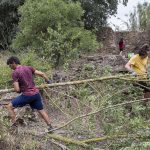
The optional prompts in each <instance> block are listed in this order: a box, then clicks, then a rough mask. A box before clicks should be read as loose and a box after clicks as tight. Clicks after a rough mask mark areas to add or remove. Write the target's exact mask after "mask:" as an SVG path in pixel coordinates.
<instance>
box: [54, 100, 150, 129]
mask: <svg viewBox="0 0 150 150" xmlns="http://www.w3.org/2000/svg"><path fill="white" fill-rule="evenodd" d="M146 100H150V98H144V99H140V100H135V101H129V102H124V103H120V104H116V105H111V106H108V107H104V108H101V109H99V110H96V111H94V112H90V113H87V114H84V115H81V116H77V117H75V118H73V119H72V120H70V121H68V122H67V123H65V124H64V125H62V126H60V127H58V128H54V129H53V130H52V131H56V130H59V129H61V128H64V127H66V126H68V125H69V124H71V123H72V122H74V121H76V120H78V119H80V118H84V117H87V116H91V115H94V114H97V113H99V112H101V111H104V110H108V109H113V108H116V107H119V106H123V105H126V104H132V103H137V102H141V101H146Z"/></svg>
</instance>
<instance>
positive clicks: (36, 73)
mask: <svg viewBox="0 0 150 150" xmlns="http://www.w3.org/2000/svg"><path fill="white" fill-rule="evenodd" d="M34 73H35V75H37V76H40V77H42V78H44V79H45V81H46V82H47V83H48V82H49V79H48V77H47V76H46V74H45V73H44V72H42V71H38V70H35V72H34Z"/></svg>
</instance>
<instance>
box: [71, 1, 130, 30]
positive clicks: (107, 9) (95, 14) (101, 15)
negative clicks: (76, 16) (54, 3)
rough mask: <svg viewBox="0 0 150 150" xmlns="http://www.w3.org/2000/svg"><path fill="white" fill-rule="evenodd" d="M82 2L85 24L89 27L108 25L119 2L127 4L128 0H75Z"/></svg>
mask: <svg viewBox="0 0 150 150" xmlns="http://www.w3.org/2000/svg"><path fill="white" fill-rule="evenodd" d="M69 1H70V0H69ZM73 1H79V2H81V6H82V8H83V9H84V11H85V13H84V16H83V20H84V24H85V27H86V28H87V29H93V28H97V29H99V28H101V27H102V26H105V25H107V18H108V16H109V15H114V14H115V13H117V7H118V4H119V3H123V4H124V5H126V4H127V2H128V0H73Z"/></svg>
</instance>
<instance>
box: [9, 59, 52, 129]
mask: <svg viewBox="0 0 150 150" xmlns="http://www.w3.org/2000/svg"><path fill="white" fill-rule="evenodd" d="M7 65H9V67H10V68H11V69H12V70H13V71H12V79H13V86H14V89H15V92H17V93H21V95H20V96H18V97H16V98H14V99H13V100H12V101H11V102H10V103H9V104H8V105H7V109H8V111H9V113H10V115H11V118H12V123H13V124H15V122H16V114H15V111H14V108H17V107H23V106H25V105H26V104H29V105H30V107H31V108H32V109H36V110H37V111H38V112H39V114H40V115H41V116H42V118H43V119H44V121H45V122H46V124H47V125H48V130H49V131H51V130H52V126H51V122H50V119H49V117H48V114H47V113H46V111H45V110H44V109H43V103H42V98H41V95H40V93H39V90H38V88H36V87H35V84H34V79H33V75H38V76H40V77H42V78H44V79H45V81H46V82H47V83H49V79H48V77H47V76H46V75H45V73H43V72H41V71H38V70H36V69H34V68H33V67H31V66H23V65H21V64H20V61H19V59H18V58H17V57H14V56H12V57H10V58H9V59H8V60H7Z"/></svg>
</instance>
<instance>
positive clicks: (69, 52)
mask: <svg viewBox="0 0 150 150" xmlns="http://www.w3.org/2000/svg"><path fill="white" fill-rule="evenodd" d="M121 2H122V3H123V4H124V5H126V3H127V0H123V1H121ZM118 3H119V1H118V0H99V1H98V0H92V1H91V0H86V1H83V0H59V1H58V0H42V1H41V0H34V1H33V0H25V1H24V0H14V1H10V0H0V8H1V10H0V11H1V13H0V26H1V28H0V35H1V36H0V41H1V49H3V50H4V49H9V50H10V51H9V52H8V51H5V52H3V53H1V55H0V62H1V63H0V86H1V88H3V89H4V88H10V87H12V85H11V81H10V79H11V75H10V69H9V68H8V66H6V59H7V57H8V56H10V55H12V54H15V55H17V56H18V57H19V58H20V59H21V63H22V64H26V65H32V66H34V67H35V68H38V69H39V70H41V71H44V72H46V73H47V74H48V76H49V78H51V69H52V67H54V66H60V65H62V64H64V63H66V64H67V62H71V61H72V60H73V58H78V57H79V56H80V54H81V53H83V52H84V53H86V52H89V51H94V50H96V49H97V48H98V47H99V44H98V43H97V41H96V36H95V33H96V31H97V30H100V29H101V27H102V26H106V25H107V17H108V16H109V15H112V14H115V13H116V10H117V6H118ZM138 7H139V10H140V11H139V13H141V14H143V13H142V12H148V9H147V8H148V7H149V5H148V4H147V5H145V4H144V6H138ZM140 7H141V8H140ZM146 9H147V11H144V10H146ZM2 12H3V13H2ZM4 12H5V13H4ZM144 14H145V13H144ZM131 17H132V16H131ZM146 17H147V15H146V16H145V18H146ZM141 18H144V15H142V16H141ZM145 18H144V19H145ZM130 19H131V20H132V18H130ZM144 19H143V20H142V19H141V23H140V29H142V30H145V29H146V28H147V27H148V21H147V23H146V25H145V20H144ZM132 21H134V20H132ZM132 21H131V23H132ZM134 27H135V26H134ZM132 30H134V28H132ZM10 45H11V46H10ZM67 69H68V68H67V67H66V68H65V71H67V72H68V73H69V71H70V70H69V69H68V70H67ZM100 74H101V76H105V77H106V76H111V75H112V74H113V73H112V70H111V68H109V66H107V67H105V68H104V69H103V70H102V72H101V73H99V72H98V70H97V69H96V67H95V66H93V65H92V64H85V65H84V67H83V68H81V71H80V74H78V76H77V77H74V80H82V79H85V78H98V77H99V76H100ZM125 79H127V80H125ZM125 79H119V80H116V79H110V80H102V81H95V82H88V83H84V84H81V85H70V86H63V87H55V88H54V87H53V88H47V89H46V90H45V89H44V90H43V93H44V95H45V97H46V99H47V100H48V102H47V108H51V109H50V110H49V111H50V112H49V114H51V115H52V114H53V113H54V112H55V113H56V112H57V113H58V112H59V113H58V114H57V115H56V116H55V118H56V120H57V121H60V120H59V119H60V118H61V117H62V118H63V119H62V120H61V121H62V122H67V121H70V120H71V119H73V118H76V117H77V116H82V115H85V114H88V113H92V112H96V111H97V113H93V114H90V115H88V116H86V117H83V118H82V117H81V118H80V119H76V121H73V122H72V123H70V124H69V125H68V126H66V127H64V128H63V129H64V130H65V133H64V137H65V136H66V137H68V138H73V139H76V140H80V141H82V140H85V139H90V138H97V137H100V138H102V139H101V140H100V139H99V140H97V141H96V142H95V141H94V142H92V143H90V144H88V145H89V147H88V148H84V147H81V146H78V145H73V144H68V143H67V144H66V143H63V144H64V145H66V146H67V148H68V149H69V148H70V149H71V150H78V149H79V150H82V149H90V150H97V149H106V150H107V149H110V150H133V149H137V150H138V149H142V150H147V149H149V148H150V142H149V139H150V138H149V137H150V121H149V119H150V118H149V109H150V108H149V104H148V103H146V104H145V103H143V102H142V101H141V102H134V103H129V104H124V103H127V102H130V101H135V100H140V99H142V98H143V91H142V89H140V88H139V87H135V86H133V84H132V83H134V82H133V81H132V78H130V77H129V78H126V76H125ZM129 79H130V80H129ZM35 80H36V83H37V84H38V85H39V84H41V83H43V81H42V80H41V79H40V78H36V79H35ZM128 80H129V81H128ZM116 105H118V106H116ZM5 113H6V111H5V109H1V111H0V146H1V145H4V146H5V144H6V145H7V147H8V148H7V147H6V146H5V147H6V149H21V150H27V149H28V150H36V149H42V148H41V147H42V146H43V145H44V144H45V145H44V146H45V147H48V146H49V145H48V144H49V143H50V142H51V141H53V140H49V137H45V138H43V137H38V136H37V137H36V136H35V135H34V133H35V131H32V132H31V134H30V133H28V130H29V129H30V128H28V127H27V130H26V131H25V133H24V134H22V133H18V134H12V135H11V133H10V132H9V131H8V128H9V127H10V122H9V121H8V120H5V118H4V117H3V116H6V114H5ZM59 117H60V118H59ZM39 122H40V121H39ZM39 122H38V123H39ZM62 122H60V124H58V126H59V125H62ZM38 123H37V124H38ZM31 125H32V124H31ZM40 128H41V127H40ZM23 129H24V127H23V128H22V130H23ZM35 130H36V128H35ZM37 132H38V131H37ZM12 136H13V138H12ZM10 139H11V140H10ZM95 140H96V139H95ZM8 143H9V144H8ZM42 144H43V145H42ZM55 144H56V143H55ZM4 146H3V147H4ZM50 146H53V145H50ZM45 147H44V148H45ZM48 149H49V147H48Z"/></svg>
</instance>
